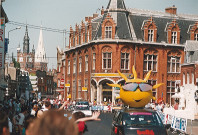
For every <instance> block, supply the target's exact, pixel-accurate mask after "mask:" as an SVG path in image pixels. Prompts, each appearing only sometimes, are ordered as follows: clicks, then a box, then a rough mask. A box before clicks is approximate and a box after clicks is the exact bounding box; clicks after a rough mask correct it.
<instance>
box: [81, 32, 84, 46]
mask: <svg viewBox="0 0 198 135" xmlns="http://www.w3.org/2000/svg"><path fill="white" fill-rule="evenodd" d="M83 43H84V42H83V33H82V34H81V44H83Z"/></svg>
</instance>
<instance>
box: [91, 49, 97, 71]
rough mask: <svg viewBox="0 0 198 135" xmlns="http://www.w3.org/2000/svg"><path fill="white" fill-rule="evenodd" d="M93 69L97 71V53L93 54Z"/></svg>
mask: <svg viewBox="0 0 198 135" xmlns="http://www.w3.org/2000/svg"><path fill="white" fill-rule="evenodd" d="M92 69H93V70H95V69H96V53H93V65H92Z"/></svg>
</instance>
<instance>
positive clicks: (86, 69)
mask: <svg viewBox="0 0 198 135" xmlns="http://www.w3.org/2000/svg"><path fill="white" fill-rule="evenodd" d="M88 60H89V57H88V55H85V72H87V71H88Z"/></svg>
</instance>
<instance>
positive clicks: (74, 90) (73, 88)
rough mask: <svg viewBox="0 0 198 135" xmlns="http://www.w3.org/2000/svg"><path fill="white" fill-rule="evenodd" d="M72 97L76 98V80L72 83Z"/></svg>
mask: <svg viewBox="0 0 198 135" xmlns="http://www.w3.org/2000/svg"><path fill="white" fill-rule="evenodd" d="M72 99H76V81H73V84H72Z"/></svg>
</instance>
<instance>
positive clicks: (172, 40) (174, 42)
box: [171, 31, 177, 44]
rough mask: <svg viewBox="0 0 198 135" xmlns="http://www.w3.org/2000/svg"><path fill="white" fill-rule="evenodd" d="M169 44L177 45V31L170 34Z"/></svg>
mask: <svg viewBox="0 0 198 135" xmlns="http://www.w3.org/2000/svg"><path fill="white" fill-rule="evenodd" d="M171 42H172V44H177V31H172V32H171Z"/></svg>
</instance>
